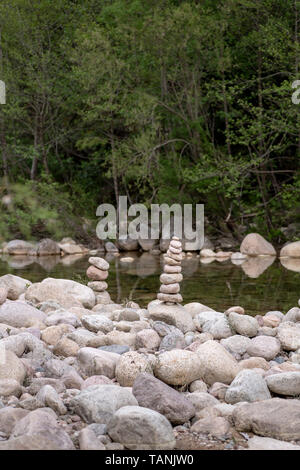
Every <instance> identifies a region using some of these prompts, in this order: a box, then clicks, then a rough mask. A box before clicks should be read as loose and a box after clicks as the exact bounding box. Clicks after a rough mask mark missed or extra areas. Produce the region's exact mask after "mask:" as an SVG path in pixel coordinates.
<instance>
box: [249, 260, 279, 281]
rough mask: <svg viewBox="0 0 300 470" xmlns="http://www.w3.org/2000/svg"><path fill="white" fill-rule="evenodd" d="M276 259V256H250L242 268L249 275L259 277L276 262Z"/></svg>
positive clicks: (253, 277) (254, 277)
mask: <svg viewBox="0 0 300 470" xmlns="http://www.w3.org/2000/svg"><path fill="white" fill-rule="evenodd" d="M275 259H276V257H275V256H255V257H254V256H249V258H247V259H246V261H245V262H244V263H243V264H242V265H241V266H242V270H243V271H244V273H245V274H247V276H249V277H251V278H252V279H257V278H258V277H259V276H261V274H262V273H263V272H265V271H266V270H267V269H268V268H269V267H270V266H271V265H272V264H273V263H274V261H275Z"/></svg>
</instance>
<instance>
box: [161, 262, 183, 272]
mask: <svg viewBox="0 0 300 470" xmlns="http://www.w3.org/2000/svg"><path fill="white" fill-rule="evenodd" d="M181 270H182V268H181V266H171V265H169V264H166V265H165V267H164V272H165V273H166V274H173V273H174V274H175V273H181Z"/></svg>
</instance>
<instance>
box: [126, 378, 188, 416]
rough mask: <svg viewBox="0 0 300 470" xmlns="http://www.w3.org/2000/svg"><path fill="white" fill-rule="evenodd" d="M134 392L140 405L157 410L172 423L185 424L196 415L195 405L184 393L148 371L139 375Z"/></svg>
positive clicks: (134, 385)
mask: <svg viewBox="0 0 300 470" xmlns="http://www.w3.org/2000/svg"><path fill="white" fill-rule="evenodd" d="M132 393H133V395H134V396H135V398H136V399H137V401H138V404H139V406H143V407H144V408H151V410H154V411H157V412H158V413H160V414H162V415H164V416H165V417H166V418H167V419H168V420H169V421H170V422H171V423H172V424H184V423H186V422H187V421H189V420H190V419H191V418H192V417H193V416H194V415H195V409H194V406H193V405H192V404H191V403H190V402H189V400H187V398H185V396H184V395H183V394H182V393H179V392H177V391H176V390H174V388H172V387H169V385H166V384H165V383H164V382H162V381H161V380H159V379H157V378H155V377H153V375H151V374H148V373H146V372H143V373H142V374H139V375H138V376H137V378H136V379H135V381H134V384H133V389H132Z"/></svg>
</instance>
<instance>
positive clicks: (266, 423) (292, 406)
mask: <svg viewBox="0 0 300 470" xmlns="http://www.w3.org/2000/svg"><path fill="white" fill-rule="evenodd" d="M232 418H233V422H234V424H235V427H236V429H237V430H238V431H243V432H253V433H254V434H258V435H259V436H265V437H273V438H275V439H282V440H286V441H292V440H297V439H299V436H300V401H299V400H295V399H294V400H289V399H283V398H271V399H270V400H264V401H259V402H256V403H247V404H241V405H239V406H238V407H237V408H236V409H235V410H234V412H233V415H232Z"/></svg>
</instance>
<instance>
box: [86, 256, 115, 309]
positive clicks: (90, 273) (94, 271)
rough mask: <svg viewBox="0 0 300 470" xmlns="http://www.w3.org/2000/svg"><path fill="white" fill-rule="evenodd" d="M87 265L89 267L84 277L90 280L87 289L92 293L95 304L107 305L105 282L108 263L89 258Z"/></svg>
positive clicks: (96, 258)
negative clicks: (88, 264)
mask: <svg viewBox="0 0 300 470" xmlns="http://www.w3.org/2000/svg"><path fill="white" fill-rule="evenodd" d="M89 263H90V265H91V266H89V267H88V269H87V271H86V275H87V277H88V278H89V279H91V282H89V283H88V287H90V288H91V289H92V290H93V291H94V293H95V296H96V299H97V303H109V302H110V296H109V293H108V292H107V288H108V285H107V282H105V280H106V279H107V277H108V270H109V263H108V262H107V261H106V260H105V259H103V258H99V257H95V256H92V257H90V258H89Z"/></svg>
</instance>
